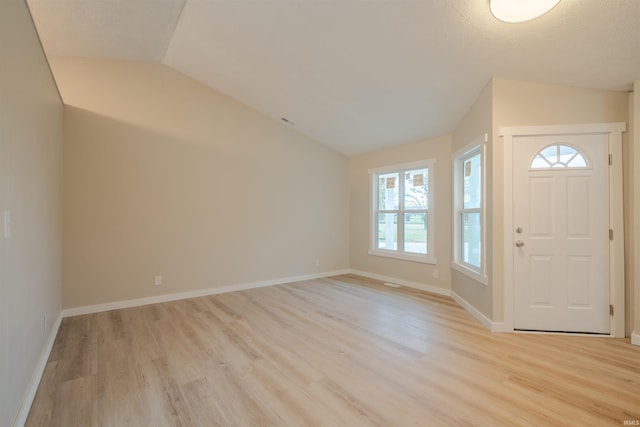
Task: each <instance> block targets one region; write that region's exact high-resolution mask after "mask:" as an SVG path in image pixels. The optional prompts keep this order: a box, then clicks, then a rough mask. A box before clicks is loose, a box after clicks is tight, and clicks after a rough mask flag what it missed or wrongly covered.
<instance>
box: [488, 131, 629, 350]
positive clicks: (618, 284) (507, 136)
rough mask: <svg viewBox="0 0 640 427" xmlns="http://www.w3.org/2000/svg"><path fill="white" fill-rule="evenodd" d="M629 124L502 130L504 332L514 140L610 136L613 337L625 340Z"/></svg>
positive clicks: (510, 279)
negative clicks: (626, 138)
mask: <svg viewBox="0 0 640 427" xmlns="http://www.w3.org/2000/svg"><path fill="white" fill-rule="evenodd" d="M626 129H627V125H626V123H593V124H582V125H558V126H555V125H554V126H518V127H501V128H500V136H502V137H503V141H504V169H503V171H504V175H503V177H502V178H503V180H502V182H503V185H504V288H503V295H504V329H505V330H506V331H513V330H514V329H513V309H514V269H513V254H514V252H513V144H514V137H519V136H538V135H568V134H571V135H578V134H606V135H608V136H609V156H610V158H611V159H612V162H611V166H610V168H609V228H610V229H611V230H613V240H610V241H609V301H610V304H612V305H613V306H614V314H613V316H612V319H611V322H610V333H609V334H610V335H611V336H614V337H618V338H624V333H625V324H624V323H625V315H624V309H625V296H624V216H623V194H622V132H625V131H626Z"/></svg>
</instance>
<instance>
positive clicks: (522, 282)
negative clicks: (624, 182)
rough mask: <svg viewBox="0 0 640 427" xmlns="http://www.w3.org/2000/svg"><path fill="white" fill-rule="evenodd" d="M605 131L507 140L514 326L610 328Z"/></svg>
mask: <svg viewBox="0 0 640 427" xmlns="http://www.w3.org/2000/svg"><path fill="white" fill-rule="evenodd" d="M608 153H609V148H608V136H607V135H602V134H601V135H588V134H587V135H561V136H551V135H540V136H523V137H518V138H517V141H515V142H514V144H513V160H514V168H513V201H514V205H513V219H514V222H513V224H514V230H513V244H514V299H515V301H514V328H515V329H523V330H541V331H563V332H588V333H603V334H608V333H609V332H610V327H609V181H608V180H609V171H608V169H609V166H608V164H609V162H608Z"/></svg>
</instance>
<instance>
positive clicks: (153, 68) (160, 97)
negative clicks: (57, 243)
mask: <svg viewBox="0 0 640 427" xmlns="http://www.w3.org/2000/svg"><path fill="white" fill-rule="evenodd" d="M52 67H53V70H54V73H55V75H56V78H57V80H58V83H59V85H60V89H61V92H62V95H63V98H64V100H65V104H66V105H65V120H64V137H65V140H64V150H65V167H64V185H65V192H64V198H63V232H64V257H63V283H64V285H63V305H64V307H78V306H85V305H92V304H99V303H106V302H112V301H122V300H127V299H134V298H140V297H149V296H154V295H159V294H167V293H175V292H185V291H192V290H199V289H205V288H213V287H220V286H226V285H234V284H246V283H253V282H259V281H265V280H270V279H280V278H287V277H293V276H300V275H308V274H315V273H321V272H326V271H333V270H337V269H342V268H347V267H348V266H349V252H348V250H349V249H348V248H349V235H348V226H349V224H348V220H349V217H348V212H349V195H348V187H347V185H345V183H346V182H347V180H348V178H347V159H346V158H345V157H344V156H343V155H341V154H339V153H337V152H335V151H333V150H331V149H329V148H327V147H325V146H323V145H320V144H318V143H316V142H314V141H312V140H310V139H309V138H307V137H304V136H302V135H301V134H299V133H298V132H296V131H295V129H292V128H291V127H289V126H287V125H285V124H283V123H279V122H277V121H274V120H272V119H269V118H267V117H265V116H263V115H261V114H260V113H258V112H256V111H255V110H252V109H250V108H248V107H246V106H244V105H242V104H240V103H238V102H236V101H235V100H233V99H231V98H229V97H227V96H225V95H223V94H221V93H219V92H216V91H215V90H213V89H210V88H208V87H206V86H203V85H202V84H200V83H198V82H196V81H194V80H191V79H189V78H187V77H185V76H184V75H182V74H180V73H178V72H176V71H173V70H171V69H169V68H167V67H165V66H162V65H159V64H153V63H133V62H126V61H102V60H81V59H72V58H52ZM316 261H318V263H319V265H316ZM155 275H162V277H163V284H162V286H154V276H155Z"/></svg>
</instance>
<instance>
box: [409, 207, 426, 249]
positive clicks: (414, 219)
mask: <svg viewBox="0 0 640 427" xmlns="http://www.w3.org/2000/svg"><path fill="white" fill-rule="evenodd" d="M404 251H405V252H412V253H415V254H426V253H427V214H426V213H407V214H405V215H404Z"/></svg>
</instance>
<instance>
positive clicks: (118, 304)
mask: <svg viewBox="0 0 640 427" xmlns="http://www.w3.org/2000/svg"><path fill="white" fill-rule="evenodd" d="M349 272H350V270H349V269H343V270H334V271H325V272H322V273H314V274H306V275H303V276H294V277H283V278H279V279H272V280H263V281H260V282H252V283H239V284H236V285H229V286H221V287H218V288H207V289H199V290H196V291H188V292H179V293H173V294H164V295H155V296H152V297H144V298H136V299H130V300H124V301H114V302H108V303H104V304H96V305H87V306H83V307H74V308H67V309H65V310H63V311H62V315H63V317H71V316H79V315H83V314H91V313H100V312H103V311H110V310H118V309H121V308H130V307H139V306H142V305H149V304H157V303H162V302H169V301H177V300H181V299H187V298H197V297H203V296H207V295H216V294H224V293H227V292H235V291H244V290H247V289H255V288H263V287H265V286H274V285H282V284H285V283H291V282H301V281H304V280H313V279H320V278H323V277H330V276H338V275H341V274H347V273H349Z"/></svg>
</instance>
